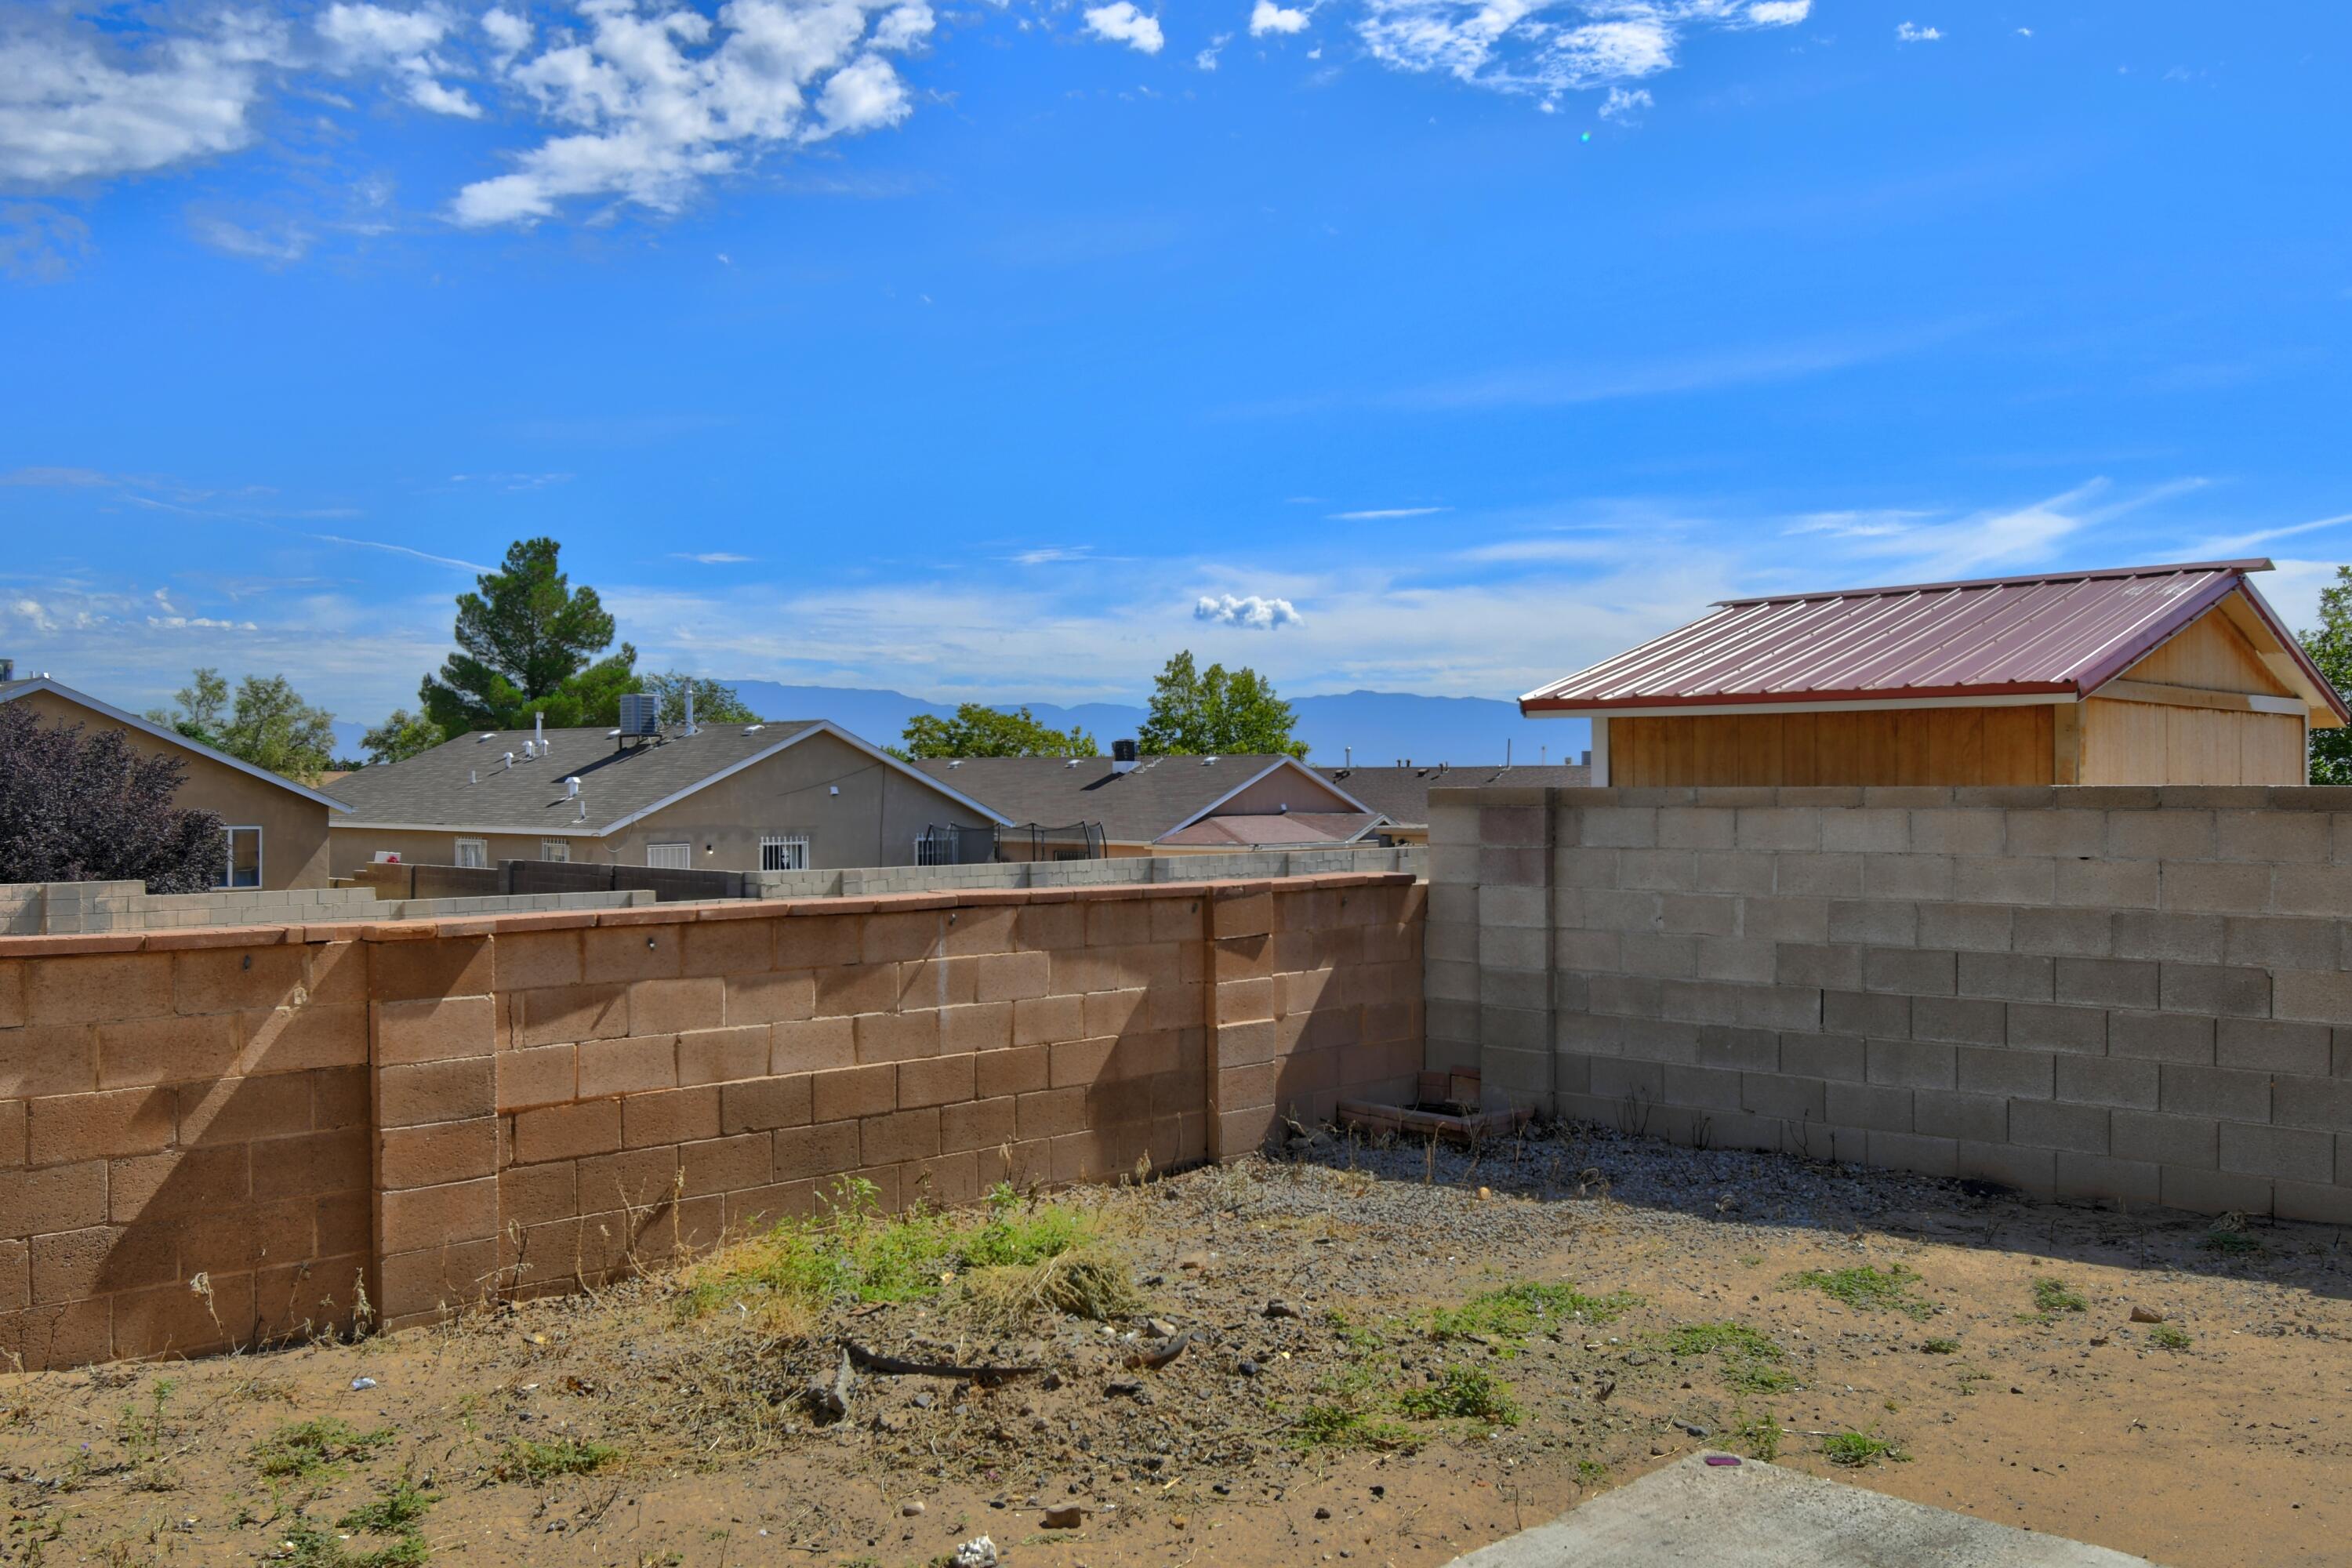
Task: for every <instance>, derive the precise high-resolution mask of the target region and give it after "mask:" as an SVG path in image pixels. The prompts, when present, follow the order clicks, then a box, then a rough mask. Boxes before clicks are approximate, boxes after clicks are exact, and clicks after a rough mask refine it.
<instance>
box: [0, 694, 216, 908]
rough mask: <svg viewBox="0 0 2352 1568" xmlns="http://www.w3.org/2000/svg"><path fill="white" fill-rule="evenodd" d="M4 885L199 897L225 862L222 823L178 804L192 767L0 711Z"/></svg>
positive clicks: (17, 706) (118, 738)
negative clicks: (118, 884)
mask: <svg viewBox="0 0 2352 1568" xmlns="http://www.w3.org/2000/svg"><path fill="white" fill-rule="evenodd" d="M0 756H5V757H6V758H7V759H8V765H7V766H6V767H5V768H0V882H97V881H116V880H121V881H131V880H137V881H140V882H143V883H145V884H146V886H147V890H148V891H149V892H151V893H200V892H203V891H204V890H205V889H207V888H212V887H215V886H217V885H218V884H219V882H220V879H221V873H222V870H223V869H224V868H225V867H226V863H227V853H228V847H227V844H226V841H225V840H224V839H223V837H222V835H221V819H220V818H219V817H218V816H215V815H214V814H213V813H211V812H209V811H193V810H185V809H183V808H180V807H177V806H174V805H173V804H172V801H173V797H174V796H175V795H178V794H179V790H180V781H181V778H182V776H183V775H184V773H185V770H186V763H184V761H183V760H182V759H181V758H178V757H173V756H167V755H163V754H160V753H159V754H156V755H152V756H142V755H141V754H140V753H139V752H134V751H132V750H131V745H130V742H129V739H128V738H127V737H126V736H125V735H124V733H123V732H122V731H121V730H101V731H98V732H97V733H95V734H90V735H85V734H84V733H83V730H82V726H80V725H79V724H43V723H41V722H40V721H38V719H37V717H36V716H35V714H34V712H33V710H32V705H31V704H30V703H26V702H10V703H6V704H0Z"/></svg>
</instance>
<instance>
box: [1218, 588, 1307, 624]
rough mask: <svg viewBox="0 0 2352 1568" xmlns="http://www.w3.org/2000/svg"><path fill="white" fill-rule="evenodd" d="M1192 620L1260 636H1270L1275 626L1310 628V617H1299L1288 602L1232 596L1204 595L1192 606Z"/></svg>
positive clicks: (1256, 597) (1295, 609)
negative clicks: (1261, 634) (1269, 633)
mask: <svg viewBox="0 0 2352 1568" xmlns="http://www.w3.org/2000/svg"><path fill="white" fill-rule="evenodd" d="M1192 618H1193V619H1194V620H1196V621H1213V622H1214V623H1216V624H1217V625H1219V626H1244V627H1246V628H1248V629H1249V630H1251V631H1259V632H1270V631H1272V630H1274V629H1275V627H1276V626H1305V625H1306V624H1307V617H1306V616H1302V615H1300V614H1299V613H1298V610H1297V606H1296V605H1292V604H1291V602H1290V601H1289V600H1287V599H1267V598H1261V597H1260V596H1258V595H1255V594H1249V595H1243V596H1242V597H1239V598H1236V597H1234V595H1231V594H1214V595H1212V594H1203V595H1201V598H1200V600H1199V602H1198V603H1196V604H1194V605H1193V606H1192Z"/></svg>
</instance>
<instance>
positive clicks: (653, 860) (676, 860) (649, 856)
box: [646, 844, 694, 871]
mask: <svg viewBox="0 0 2352 1568" xmlns="http://www.w3.org/2000/svg"><path fill="white" fill-rule="evenodd" d="M646 865H648V866H656V867H659V868H662V869H663V870H665V871H685V870H689V869H691V868H693V866H694V846H693V845H691V844H648V845H646Z"/></svg>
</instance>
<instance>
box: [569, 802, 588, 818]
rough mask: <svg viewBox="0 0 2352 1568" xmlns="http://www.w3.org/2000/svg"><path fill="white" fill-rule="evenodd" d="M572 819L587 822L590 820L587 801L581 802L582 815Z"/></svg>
mask: <svg viewBox="0 0 2352 1568" xmlns="http://www.w3.org/2000/svg"><path fill="white" fill-rule="evenodd" d="M587 820H588V803H587V802H586V801H584V800H583V801H582V802H581V803H580V815H579V816H575V817H573V818H572V821H574V822H585V821H587Z"/></svg>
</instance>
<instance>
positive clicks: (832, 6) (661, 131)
mask: <svg viewBox="0 0 2352 1568" xmlns="http://www.w3.org/2000/svg"><path fill="white" fill-rule="evenodd" d="M583 14H584V16H585V17H586V20H587V22H588V24H589V26H588V30H587V31H586V33H585V34H577V33H572V32H569V31H565V32H562V33H559V34H557V35H554V36H553V37H551V38H550V39H549V41H548V44H547V47H545V48H543V49H541V51H540V52H539V53H538V54H536V55H531V56H530V57H529V58H521V57H520V55H518V57H517V58H515V59H514V60H513V61H512V63H510V64H509V65H508V66H507V67H506V68H504V70H503V73H502V75H503V78H504V79H505V80H506V81H508V82H509V83H510V84H511V85H512V86H513V87H514V88H516V89H519V90H520V92H521V93H522V94H523V95H524V97H525V98H526V99H527V100H529V101H530V104H531V105H532V106H533V107H534V108H535V109H536V110H537V111H538V112H539V114H540V116H541V118H542V119H543V120H545V121H549V122H550V123H551V124H552V125H553V126H555V127H557V128H559V129H560V130H561V131H562V132H563V133H562V134H558V135H554V136H551V137H550V138H549V139H548V140H547V141H545V142H541V144H540V145H538V146H537V147H533V148H530V149H528V150H527V151H525V152H523V153H520V154H519V155H518V156H517V157H516V159H515V167H514V169H513V170H512V171H511V172H510V173H508V174H499V175H497V176H495V177H493V178H490V179H487V180H478V181H476V182H475V183H473V184H469V185H467V186H466V187H465V188H464V189H462V190H461V191H459V192H458V193H457V199H456V200H455V201H454V202H453V203H452V204H451V206H450V216H451V217H452V218H454V219H455V220H456V221H457V223H459V224H461V225H464V226H468V227H486V226H492V225H498V224H509V223H530V222H534V221H536V220H538V219H541V218H545V217H551V216H554V215H555V213H556V212H558V211H559V210H560V209H561V207H562V204H563V203H565V202H566V201H570V200H575V199H580V198H600V199H607V200H617V201H622V202H627V203H631V204H634V205H637V206H641V207H645V208H647V209H649V210H651V211H654V212H659V213H673V212H677V211H678V210H679V209H680V208H682V207H683V206H685V205H686V204H687V203H688V200H689V199H690V198H691V197H692V196H693V195H694V193H695V192H696V190H697V189H698V188H699V186H700V185H701V184H702V183H703V182H704V181H706V180H709V179H712V178H715V177H718V176H720V175H724V174H734V173H738V172H740V171H741V170H742V169H744V168H746V167H748V166H749V165H750V164H751V163H753V162H755V161H756V160H757V159H758V158H759V157H760V156H761V154H762V153H767V152H770V151H772V150H774V149H778V148H785V147H790V146H793V145H796V144H803V143H807V142H818V141H822V140H824V139H825V138H827V137H832V136H839V135H855V134H856V133H858V132H865V131H873V130H877V129H880V128H881V127H884V126H888V125H896V124H898V122H899V121H902V120H904V119H906V118H907V116H908V114H909V113H910V112H912V108H913V101H912V98H911V95H910V94H909V93H908V89H907V85H906V83H905V81H903V80H902V79H900V78H899V76H898V69H897V68H896V67H895V66H893V65H892V64H891V62H890V61H889V60H888V59H887V58H884V57H885V55H886V54H888V53H893V52H902V51H905V50H908V49H911V48H914V47H917V46H918V45H919V44H920V43H922V42H923V41H924V40H925V39H926V38H928V37H929V36H930V34H931V31H932V28H933V26H935V22H934V18H933V16H932V13H931V9H930V7H929V5H927V4H925V3H924V0H899V3H896V4H890V3H884V4H872V3H868V0H727V4H725V5H721V6H720V7H719V12H718V16H717V20H716V21H715V22H714V21H713V20H712V19H711V18H710V17H708V16H704V15H702V14H701V13H700V12H698V11H694V10H688V9H679V10H676V11H670V12H667V13H663V14H660V15H648V14H645V13H641V12H639V11H637V10H635V9H634V8H633V7H628V6H624V5H601V4H600V5H592V6H589V7H586V8H585V10H584V13H583ZM869 24H870V30H869ZM498 26H499V29H500V31H499V33H498V34H495V35H494V37H497V38H498V41H499V43H500V44H501V45H504V44H506V43H507V42H509V41H511V40H513V39H515V38H517V37H520V31H521V29H520V27H518V26H509V24H507V23H504V22H501V23H499V25H498Z"/></svg>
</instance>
